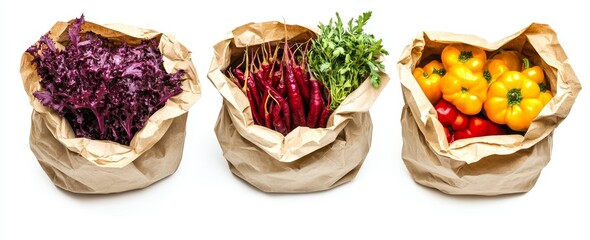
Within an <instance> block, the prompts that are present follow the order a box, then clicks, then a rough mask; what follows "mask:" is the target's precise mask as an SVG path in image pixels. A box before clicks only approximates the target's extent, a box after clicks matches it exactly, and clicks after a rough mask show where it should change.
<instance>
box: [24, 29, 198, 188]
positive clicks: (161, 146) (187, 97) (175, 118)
mask: <svg viewBox="0 0 590 240" xmlns="http://www.w3.org/2000/svg"><path fill="white" fill-rule="evenodd" d="M70 23H71V21H70V22H68V23H66V22H57V23H56V24H55V25H54V26H53V27H52V28H51V30H50V35H49V37H50V38H51V39H52V40H53V41H55V42H56V46H57V47H58V48H63V46H64V44H65V43H66V42H67V41H68V33H67V28H68V25H69V24H70ZM87 31H92V32H94V33H96V34H99V35H101V36H103V37H106V38H108V39H110V40H113V41H124V42H127V43H129V44H139V43H140V42H141V41H142V40H144V39H152V38H156V39H158V40H159V49H160V51H161V52H162V55H163V58H164V68H165V69H166V71H167V72H176V71H178V70H181V69H182V70H184V71H185V72H186V74H185V76H184V78H185V79H184V81H183V83H182V89H183V92H181V93H180V94H178V95H176V96H174V97H172V98H171V99H170V100H168V101H167V102H166V105H165V106H164V107H162V108H161V109H159V110H158V111H156V112H155V113H154V114H153V115H152V116H151V117H150V118H149V120H148V121H147V122H146V125H145V126H144V128H143V129H141V130H140V131H138V132H137V133H136V134H135V136H134V137H133V139H132V140H131V143H130V144H129V146H125V145H121V144H118V143H115V142H111V141H102V140H90V139H87V138H77V137H76V136H75V134H74V132H73V130H72V128H71V127H70V125H69V123H68V121H67V120H66V119H65V118H62V117H60V116H59V115H58V114H57V113H56V112H55V111H53V110H51V109H50V108H48V107H45V106H43V105H42V104H41V103H40V102H39V101H38V100H37V99H36V98H35V97H34V96H33V93H34V92H35V91H37V90H39V89H40V88H41V86H40V85H39V81H40V76H39V75H38V74H37V70H36V68H35V65H34V64H32V63H31V60H32V59H33V57H32V56H31V55H30V54H28V53H24V54H23V56H22V59H21V69H20V72H21V76H22V79H23V85H24V87H25V91H26V92H27V94H28V96H29V101H30V103H31V105H32V106H33V115H32V123H31V135H30V146H31V150H32V151H33V153H34V154H35V156H36V158H37V160H38V161H39V163H40V164H41V166H42V167H43V170H45V172H46V173H47V175H48V176H49V177H50V179H51V180H52V181H53V182H54V184H55V185H57V186H58V187H60V188H63V189H65V190H68V191H71V192H76V193H114V192H122V191H128V190H133V189H138V188H144V187H146V186H149V185H150V184H152V183H154V182H156V181H158V180H160V179H162V178H164V177H167V176H169V175H171V174H173V173H174V172H175V171H176V169H177V167H178V165H179V163H180V160H181V158H182V150H183V146H184V137H185V125H186V118H187V115H188V109H189V108H190V107H191V106H192V105H193V104H194V103H195V102H196V101H197V100H198V99H199V97H200V95H201V90H200V83H199V80H198V78H197V74H196V71H195V68H194V66H193V63H192V61H191V52H190V51H189V50H188V49H187V48H186V47H184V46H183V45H182V44H181V43H179V42H178V41H177V40H176V39H175V38H174V37H173V36H171V35H169V34H164V33H159V32H156V31H153V30H148V29H140V28H135V27H132V26H127V25H121V24H111V25H99V24H95V23H92V22H88V21H87V22H86V23H84V25H83V26H82V32H87Z"/></svg>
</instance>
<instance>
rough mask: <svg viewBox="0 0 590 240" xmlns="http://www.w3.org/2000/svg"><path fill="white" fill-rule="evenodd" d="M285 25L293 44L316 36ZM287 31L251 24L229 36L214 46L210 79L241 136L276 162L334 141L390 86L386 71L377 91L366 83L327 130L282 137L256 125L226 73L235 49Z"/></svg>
mask: <svg viewBox="0 0 590 240" xmlns="http://www.w3.org/2000/svg"><path fill="white" fill-rule="evenodd" d="M286 26H287V39H288V40H290V41H292V40H294V39H298V38H299V39H301V38H302V37H303V40H304V41H306V40H309V39H310V38H312V37H313V38H315V36H316V35H317V33H316V32H315V31H314V30H312V29H309V28H306V27H303V26H299V25H288V24H287V25H286ZM284 29H285V24H283V23H281V22H278V21H271V22H263V23H248V24H245V25H242V26H240V27H237V28H236V29H234V30H233V31H231V33H230V34H228V36H227V38H226V39H224V40H223V41H221V42H219V43H218V44H216V45H215V46H214V50H215V55H214V57H213V60H212V62H211V66H210V69H209V73H208V74H207V76H208V78H209V80H211V82H212V83H213V84H214V85H215V87H216V88H217V90H218V91H219V93H220V94H221V95H222V97H223V99H224V101H225V102H226V103H227V104H226V105H227V108H228V110H229V112H230V117H231V119H232V121H233V122H234V124H235V125H236V129H237V130H238V132H239V133H240V135H241V136H243V137H244V138H246V139H247V140H248V141H251V142H252V143H254V144H255V145H256V146H258V147H260V148H261V149H262V150H263V151H265V152H266V153H268V154H269V155H270V156H272V157H273V158H274V159H276V160H278V161H281V162H293V161H296V160H298V159H300V158H301V157H303V156H305V155H307V154H309V153H311V152H314V151H316V150H317V149H320V148H322V147H324V146H326V145H328V144H329V143H331V142H333V141H334V140H335V139H336V137H337V136H338V133H339V132H341V131H342V129H344V127H345V126H346V124H347V123H348V121H349V120H350V119H351V118H352V114H354V113H356V112H367V111H369V109H370V107H371V105H372V104H373V103H374V101H375V100H376V98H377V96H378V95H379V93H380V92H381V91H382V90H383V88H384V87H385V85H387V83H388V81H389V76H388V75H387V74H385V73H384V72H380V73H379V75H380V76H381V78H382V81H381V84H380V85H379V87H378V88H374V87H373V86H372V85H371V84H370V81H368V80H366V81H364V82H363V83H362V84H361V85H360V86H359V88H357V89H356V90H355V91H354V92H352V93H351V94H350V95H349V96H348V97H347V98H346V99H345V100H344V101H343V102H342V104H341V105H340V106H339V107H338V108H337V109H336V110H335V111H334V112H333V113H332V115H331V116H330V118H329V120H328V124H327V128H313V129H312V128H308V127H298V128H295V129H294V130H293V131H291V132H290V133H289V134H287V135H286V136H283V135H282V134H280V133H279V132H276V131H274V130H272V129H269V128H266V127H264V126H259V125H256V124H254V121H253V118H252V114H251V112H250V104H249V102H248V99H247V97H246V96H245V95H244V94H243V93H242V92H241V90H240V89H239V87H238V86H236V85H235V84H234V83H233V82H232V81H231V80H230V79H228V78H227V77H226V76H225V74H224V72H223V71H224V70H226V69H227V68H228V67H229V65H230V60H231V59H230V58H231V55H232V47H233V48H235V47H239V46H243V47H245V46H255V45H259V44H261V43H266V42H275V41H281V40H284V39H285V30H284ZM232 44H233V45H232Z"/></svg>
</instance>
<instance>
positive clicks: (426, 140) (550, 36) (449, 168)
mask: <svg viewBox="0 0 590 240" xmlns="http://www.w3.org/2000/svg"><path fill="white" fill-rule="evenodd" d="M453 42H462V43H467V44H471V45H475V46H479V47H482V48H484V49H485V50H486V51H487V53H488V54H490V53H494V52H495V51H498V50H499V49H504V50H517V51H520V52H521V53H523V54H524V55H525V56H526V57H528V58H529V59H530V60H531V62H532V63H533V64H534V65H538V66H541V68H543V70H544V72H545V77H546V78H547V79H548V81H549V82H550V85H551V91H552V93H553V96H554V97H553V99H552V100H551V101H550V102H549V103H548V104H547V105H546V106H545V108H544V109H543V110H542V111H541V113H540V114H539V116H538V117H537V118H535V120H534V121H533V123H532V124H531V126H530V127H529V129H528V131H527V132H526V133H525V134H524V136H523V135H519V134H511V135H499V136H485V137H479V138H470V139H462V140H458V141H455V142H453V143H451V144H448V142H447V140H446V137H445V134H444V130H443V126H442V125H441V124H440V122H439V121H438V119H437V114H436V111H435V109H434V107H433V106H432V104H431V103H430V102H429V101H428V99H427V98H426V96H425V95H424V93H423V92H422V90H421V89H420V87H419V86H418V84H417V83H416V80H415V79H414V77H413V76H412V71H413V70H414V69H415V68H416V67H418V66H422V65H424V64H426V63H427V60H428V59H432V58H433V57H436V56H437V55H440V53H441V52H442V49H443V48H444V47H445V46H446V45H447V44H449V43H453ZM397 66H398V70H399V76H400V82H401V86H402V93H403V96H404V101H405V103H406V105H405V106H404V108H403V109H402V116H401V125H402V136H403V141H404V143H403V147H402V159H403V160H404V163H405V165H406V167H407V169H408V170H409V172H410V174H411V175H412V178H413V179H414V181H416V182H417V183H419V184H422V185H424V186H427V187H431V188H436V189H438V190H440V191H442V192H444V193H448V194H462V195H464V194H469V195H499V194H508V193H518V192H528V191H529V190H530V189H531V188H532V187H533V186H534V185H535V183H536V181H537V179H538V177H539V175H540V173H541V170H542V169H543V167H545V166H546V165H547V163H548V162H549V160H550V157H551V148H552V140H553V131H554V130H555V128H556V127H557V126H558V125H559V124H560V123H561V122H562V121H563V120H564V119H565V118H566V117H567V115H568V113H569V112H570V110H571V107H572V105H573V104H574V101H575V99H576V96H577V95H578V93H579V91H580V90H581V88H582V87H581V84H580V82H579V80H578V78H577V77H576V75H575V74H574V71H573V69H572V68H571V66H570V64H569V62H568V59H567V56H566V54H565V52H564V50H563V49H562V47H561V45H560V44H559V42H558V40H557V34H556V33H555V32H554V31H553V30H552V29H551V27H549V25H545V24H537V23H533V24H531V25H530V26H528V27H526V28H524V29H522V30H520V31H518V32H517V33H515V34H512V35H510V36H508V37H506V38H503V39H501V40H499V41H497V42H493V43H489V42H487V41H486V40H484V39H481V38H479V37H476V36H473V35H462V34H453V33H445V32H423V33H421V34H419V35H418V36H417V37H416V38H415V39H414V40H413V42H412V44H410V45H408V46H407V47H406V48H405V49H404V52H403V53H402V56H401V58H400V60H399V62H398V64H397Z"/></svg>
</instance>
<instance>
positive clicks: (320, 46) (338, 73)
mask: <svg viewBox="0 0 590 240" xmlns="http://www.w3.org/2000/svg"><path fill="white" fill-rule="evenodd" d="M371 14H372V12H371V11H369V12H365V13H363V14H362V15H360V16H359V17H358V18H357V19H356V20H355V19H351V20H349V21H348V28H347V29H345V27H344V25H343V22H342V19H340V15H339V14H338V13H336V21H332V19H330V22H329V23H328V24H327V25H324V24H323V23H320V24H319V25H318V27H319V28H320V31H321V33H320V35H319V37H318V38H317V39H315V40H313V42H312V45H311V48H310V50H309V51H308V55H307V59H308V62H309V66H310V70H311V72H312V73H313V75H314V77H315V78H316V79H318V80H320V81H322V82H323V83H324V84H325V85H326V86H327V87H328V89H329V90H330V94H331V95H332V96H331V97H332V102H331V103H330V109H332V110H335V109H336V108H337V107H338V106H340V104H341V103H342V101H344V99H345V98H346V97H347V96H348V95H349V94H350V93H351V92H353V91H354V90H355V89H357V88H358V87H359V86H360V85H361V83H363V81H364V80H365V79H367V78H368V77H369V78H370V81H371V85H373V87H375V88H378V87H379V84H380V83H381V76H380V75H379V72H380V71H384V70H385V67H384V66H383V63H381V61H380V60H379V57H380V55H387V54H388V52H387V51H386V50H385V49H383V45H382V43H381V42H382V40H381V39H379V40H377V39H375V36H373V35H372V34H367V33H365V32H364V31H363V27H364V26H365V25H366V24H367V21H368V20H369V19H370V18H371Z"/></svg>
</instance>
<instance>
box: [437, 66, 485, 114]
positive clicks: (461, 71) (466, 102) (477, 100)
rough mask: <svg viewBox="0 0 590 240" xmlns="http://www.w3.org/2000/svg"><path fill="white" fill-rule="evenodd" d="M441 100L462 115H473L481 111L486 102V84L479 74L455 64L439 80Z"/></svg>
mask: <svg viewBox="0 0 590 240" xmlns="http://www.w3.org/2000/svg"><path fill="white" fill-rule="evenodd" d="M440 88H441V91H442V95H443V98H444V99H445V100H447V101H449V102H451V103H452V104H453V105H455V106H456V107H457V109H459V111H461V112H462V113H464V114H467V115H475V114H477V113H479V112H480V111H481V107H482V104H483V102H484V101H485V100H486V91H487V89H488V83H487V82H486V80H485V79H484V78H483V75H482V74H481V72H479V73H475V72H472V71H471V70H470V68H469V67H468V66H466V65H463V64H455V65H453V66H451V68H449V69H447V71H446V73H445V76H444V77H443V78H442V79H441V83H440Z"/></svg>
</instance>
